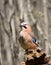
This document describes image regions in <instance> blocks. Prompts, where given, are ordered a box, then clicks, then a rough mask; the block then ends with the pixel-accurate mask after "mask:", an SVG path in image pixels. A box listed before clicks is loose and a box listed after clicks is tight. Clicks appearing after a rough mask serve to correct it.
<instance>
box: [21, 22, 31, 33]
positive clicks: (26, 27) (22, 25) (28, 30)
mask: <svg viewBox="0 0 51 65" xmlns="http://www.w3.org/2000/svg"><path fill="white" fill-rule="evenodd" d="M20 27H21V28H22V30H24V31H26V32H30V31H31V26H30V24H29V23H27V22H23V23H21V25H20Z"/></svg>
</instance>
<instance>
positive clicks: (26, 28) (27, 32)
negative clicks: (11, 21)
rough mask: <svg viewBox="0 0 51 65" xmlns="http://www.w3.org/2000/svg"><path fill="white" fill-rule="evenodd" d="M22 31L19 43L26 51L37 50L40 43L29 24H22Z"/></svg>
mask: <svg viewBox="0 0 51 65" xmlns="http://www.w3.org/2000/svg"><path fill="white" fill-rule="evenodd" d="M20 27H21V31H20V33H19V42H20V45H21V46H22V48H23V49H24V50H28V49H37V47H39V41H38V39H37V37H36V36H35V34H34V33H33V31H32V28H31V26H30V24H29V23H27V22H23V23H21V24H20Z"/></svg>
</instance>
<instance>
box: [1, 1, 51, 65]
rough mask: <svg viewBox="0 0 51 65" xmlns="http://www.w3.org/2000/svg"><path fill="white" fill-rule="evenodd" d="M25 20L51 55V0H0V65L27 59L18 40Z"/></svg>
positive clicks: (15, 64)
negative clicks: (21, 25)
mask: <svg viewBox="0 0 51 65" xmlns="http://www.w3.org/2000/svg"><path fill="white" fill-rule="evenodd" d="M24 21H25V22H29V23H30V25H31V26H32V30H33V32H34V33H35V35H36V36H37V38H38V40H39V41H40V46H41V48H42V49H43V50H45V52H46V53H47V54H50V55H51V0H0V65H19V64H20V62H21V61H23V60H25V57H24V50H23V49H22V47H21V46H20V44H19V40H18V38H19V32H20V27H19V25H20V23H22V22H24Z"/></svg>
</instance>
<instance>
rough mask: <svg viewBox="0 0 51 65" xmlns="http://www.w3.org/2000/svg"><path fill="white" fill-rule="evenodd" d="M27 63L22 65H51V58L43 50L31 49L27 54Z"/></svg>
mask: <svg viewBox="0 0 51 65" xmlns="http://www.w3.org/2000/svg"><path fill="white" fill-rule="evenodd" d="M25 58H26V61H25V62H21V64H20V65H51V56H47V55H46V53H45V51H43V50H39V49H37V50H33V49H30V50H28V52H26V54H25Z"/></svg>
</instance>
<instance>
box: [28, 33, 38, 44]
mask: <svg viewBox="0 0 51 65" xmlns="http://www.w3.org/2000/svg"><path fill="white" fill-rule="evenodd" d="M29 34H30V36H31V37H32V42H33V43H35V44H36V45H38V44H39V42H38V40H37V37H36V36H35V35H34V34H33V32H30V33H29Z"/></svg>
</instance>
